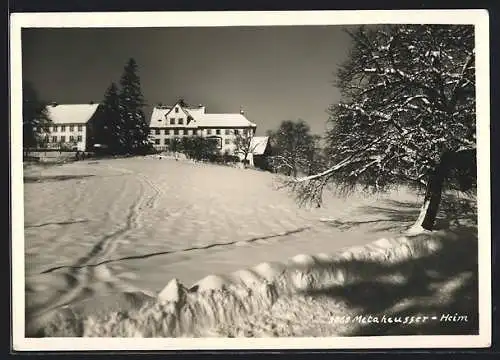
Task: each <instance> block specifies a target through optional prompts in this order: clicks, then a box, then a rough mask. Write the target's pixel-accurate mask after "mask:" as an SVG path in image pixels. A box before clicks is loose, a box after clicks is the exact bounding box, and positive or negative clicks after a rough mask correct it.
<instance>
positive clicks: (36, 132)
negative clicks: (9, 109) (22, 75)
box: [23, 81, 52, 151]
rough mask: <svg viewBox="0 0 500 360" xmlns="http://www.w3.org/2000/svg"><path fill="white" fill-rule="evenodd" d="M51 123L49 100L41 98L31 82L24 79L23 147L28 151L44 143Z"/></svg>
mask: <svg viewBox="0 0 500 360" xmlns="http://www.w3.org/2000/svg"><path fill="white" fill-rule="evenodd" d="M51 123H52V121H51V119H50V118H49V115H48V111H47V102H45V101H42V100H41V99H40V97H39V96H38V92H37V91H36V90H35V88H34V87H33V85H32V84H31V83H30V82H28V81H23V148H24V149H25V150H26V151H27V149H29V148H32V147H36V146H39V145H40V144H41V143H43V142H44V136H45V134H47V133H48V131H47V128H48V126H50V124H51Z"/></svg>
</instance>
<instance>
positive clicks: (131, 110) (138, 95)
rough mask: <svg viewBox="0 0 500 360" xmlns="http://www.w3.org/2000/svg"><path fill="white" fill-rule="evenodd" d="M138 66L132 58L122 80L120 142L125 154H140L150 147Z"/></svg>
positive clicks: (126, 66)
mask: <svg viewBox="0 0 500 360" xmlns="http://www.w3.org/2000/svg"><path fill="white" fill-rule="evenodd" d="M137 72H138V65H137V63H136V61H135V60H134V59H133V58H130V59H129V61H128V62H127V64H126V65H125V68H124V70H123V74H122V77H121V79H120V87H121V91H120V94H119V98H120V120H121V124H120V134H121V136H120V138H119V140H120V142H121V147H122V149H123V151H124V152H126V153H130V154H138V153H141V152H143V151H144V150H145V149H146V148H147V147H148V145H149V141H148V136H149V125H148V123H147V121H146V117H145V115H144V111H143V110H142V109H143V107H144V105H145V103H144V97H143V95H142V91H141V81H140V78H139V75H138V74H137Z"/></svg>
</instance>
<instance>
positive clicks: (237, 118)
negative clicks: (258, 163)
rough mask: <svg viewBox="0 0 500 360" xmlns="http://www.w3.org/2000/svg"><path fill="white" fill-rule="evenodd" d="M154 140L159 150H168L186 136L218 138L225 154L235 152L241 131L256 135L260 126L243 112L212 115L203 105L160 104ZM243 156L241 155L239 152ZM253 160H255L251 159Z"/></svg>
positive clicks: (153, 123)
mask: <svg viewBox="0 0 500 360" xmlns="http://www.w3.org/2000/svg"><path fill="white" fill-rule="evenodd" d="M149 129H150V139H151V142H152V143H153V146H154V147H155V149H156V150H160V151H161V150H167V149H168V147H169V145H170V144H171V141H173V139H175V138H182V137H184V136H202V137H208V138H212V139H215V140H216V141H217V143H218V147H219V151H220V152H221V153H224V152H228V153H230V154H234V151H235V145H234V139H235V137H236V136H237V135H238V134H241V135H243V136H252V137H253V135H254V134H255V131H256V129H257V125H256V124H254V123H252V122H251V121H249V120H248V119H247V118H246V117H245V114H244V113H243V111H240V112H239V113H236V114H210V113H206V112H205V107H204V106H202V105H199V106H196V107H193V106H183V105H182V102H177V103H176V104H175V105H173V106H156V107H155V108H154V109H153V113H152V114H151V121H150V124H149ZM237 155H239V156H240V158H241V155H240V154H237ZM250 161H251V160H250Z"/></svg>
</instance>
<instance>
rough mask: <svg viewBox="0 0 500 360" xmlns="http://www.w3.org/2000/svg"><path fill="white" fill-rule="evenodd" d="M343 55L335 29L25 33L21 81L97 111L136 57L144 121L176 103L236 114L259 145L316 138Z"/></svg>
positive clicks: (49, 97) (344, 42)
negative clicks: (276, 138) (291, 131)
mask: <svg viewBox="0 0 500 360" xmlns="http://www.w3.org/2000/svg"><path fill="white" fill-rule="evenodd" d="M349 46H350V42H349V38H348V36H347V34H345V33H344V32H343V31H342V28H341V27H340V26H270V27H220V28H126V29H113V28H107V29H98V28H82V29H76V28H69V29H61V28H59V29H23V33H22V54H23V64H22V65H23V79H24V80H28V81H31V82H32V83H33V85H34V87H35V88H36V89H37V91H38V93H39V95H40V97H41V98H42V99H44V100H46V101H55V102H58V103H61V104H62V103H86V102H90V101H95V102H98V101H101V100H102V98H103V95H104V92H105V91H106V89H107V87H108V86H109V85H110V83H111V82H112V81H115V82H116V83H117V84H118V82H119V78H120V75H121V73H122V71H123V67H124V65H125V63H126V62H127V60H128V59H129V58H130V57H133V58H135V60H136V61H137V63H138V65H139V76H140V78H141V86H142V91H143V94H144V98H145V100H146V102H147V103H148V107H146V108H145V109H144V110H145V113H146V116H147V118H148V119H149V117H150V115H151V109H152V106H153V105H155V104H157V103H159V102H162V103H163V104H173V103H174V102H175V101H176V100H177V99H179V98H181V97H182V98H184V99H185V101H186V102H187V103H189V104H193V105H197V104H203V105H205V106H206V111H207V112H212V113H231V112H238V111H239V109H240V106H242V107H243V108H244V110H245V112H246V116H247V117H248V119H249V120H250V121H252V122H254V123H256V124H257V134H258V135H262V134H264V133H265V132H266V130H268V129H277V128H278V126H279V124H280V123H281V121H283V120H295V119H298V118H301V119H304V120H305V121H307V122H308V123H309V125H310V126H311V129H312V131H313V132H314V133H317V134H322V133H323V131H324V129H325V124H326V121H327V119H328V114H327V113H326V110H327V108H328V106H329V105H330V104H332V103H335V102H338V100H339V92H338V90H337V89H335V88H334V86H333V81H334V80H335V72H336V69H337V67H338V65H339V64H340V63H342V62H343V61H344V60H345V58H346V56H347V52H348V48H349Z"/></svg>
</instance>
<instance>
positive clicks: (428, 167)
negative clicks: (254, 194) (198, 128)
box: [287, 25, 476, 230]
mask: <svg viewBox="0 0 500 360" xmlns="http://www.w3.org/2000/svg"><path fill="white" fill-rule="evenodd" d="M348 34H349V36H350V37H351V39H352V48H351V50H350V53H349V55H348V59H347V60H346V61H345V63H344V64H343V65H342V66H341V67H340V68H339V70H338V73H337V78H338V81H337V84H336V85H337V87H338V88H339V89H340V90H341V94H342V99H341V102H340V103H337V104H333V105H332V106H331V108H330V109H329V111H330V115H331V116H330V119H329V123H330V125H331V130H330V131H328V132H327V134H326V147H325V151H326V155H327V156H326V159H325V161H324V164H323V167H324V169H323V170H321V169H319V171H317V173H316V174H313V175H310V176H305V177H302V178H295V179H293V180H289V181H288V183H287V185H289V186H290V187H291V188H292V189H293V190H295V192H296V194H297V195H298V197H299V198H301V199H306V200H309V201H315V202H321V198H322V191H323V189H324V187H325V186H326V185H327V184H329V183H333V184H335V185H336V186H339V187H340V188H341V189H343V190H346V191H350V190H352V189H354V187H355V186H357V185H361V186H363V187H364V188H365V189H369V190H373V191H384V190H386V189H388V188H390V187H392V186H394V185H399V184H408V185H411V186H415V185H417V186H423V187H425V189H426V194H425V199H424V204H423V206H422V210H421V213H420V216H419V218H418V219H417V222H416V224H415V225H416V226H417V227H421V228H424V229H428V230H430V229H433V227H434V224H435V219H436V215H437V212H438V209H439V205H440V202H441V196H442V191H443V189H444V187H445V186H448V187H449V188H454V189H458V190H462V191H473V190H474V189H475V187H476V133H475V131H476V107H475V106H476V102H475V100H476V91H475V86H476V82H475V47H474V28H473V26H469V25H388V26H377V27H371V28H370V27H359V28H358V29H356V30H355V31H353V32H348ZM299 158H300V157H299ZM293 165H294V164H293V163H292V164H290V166H293Z"/></svg>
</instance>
